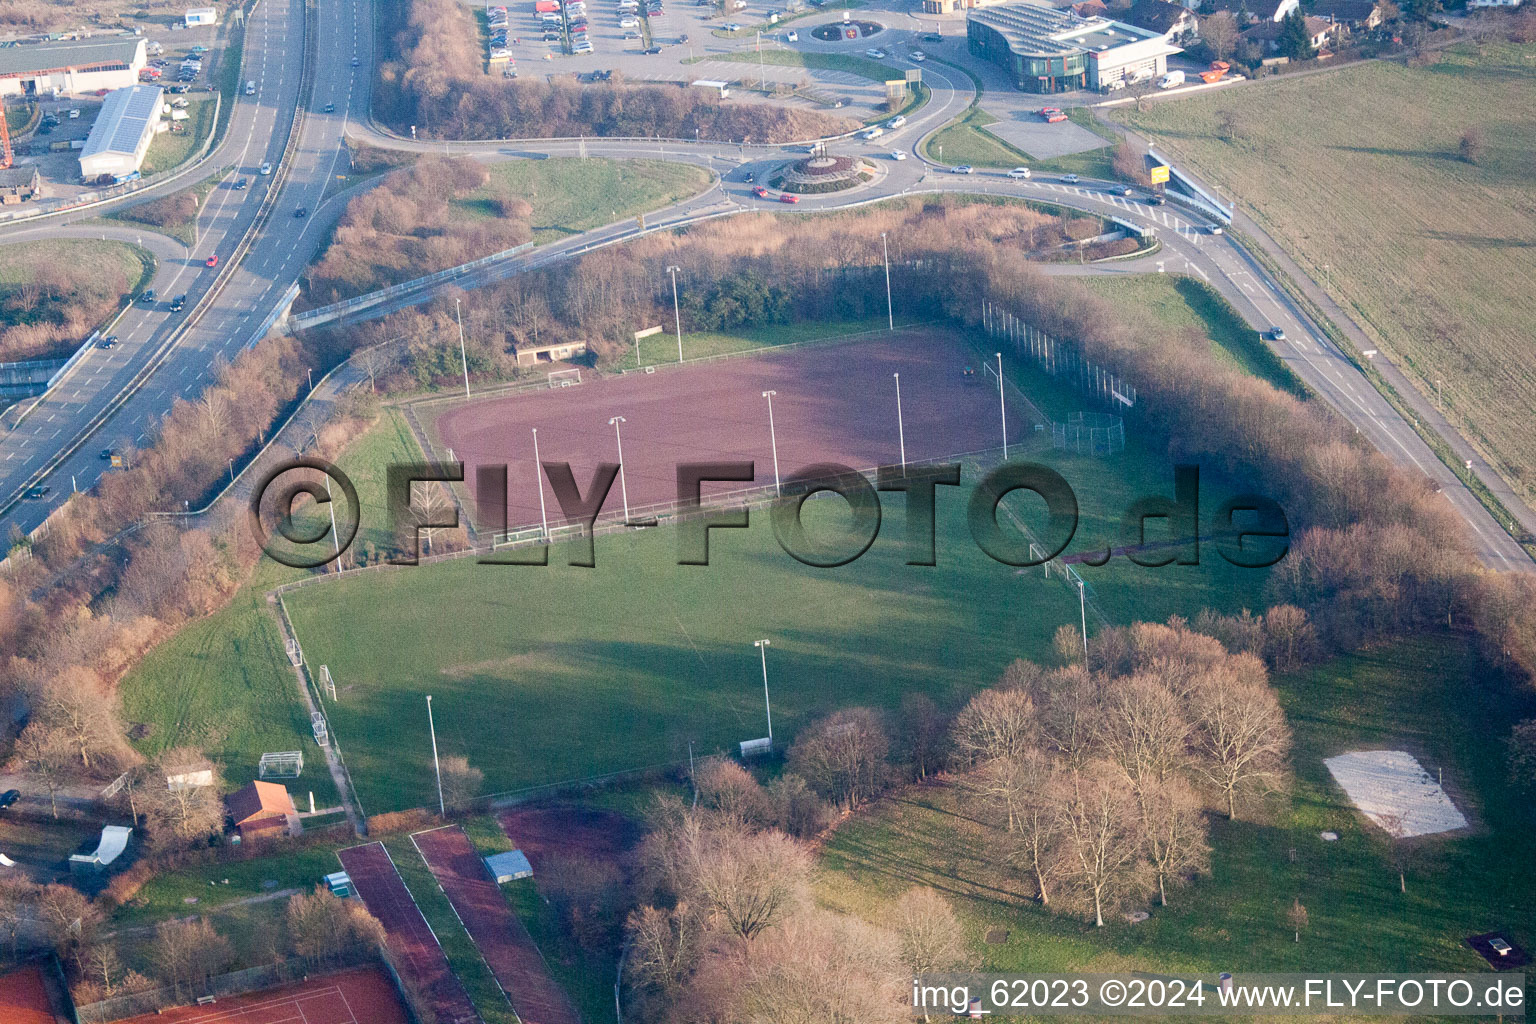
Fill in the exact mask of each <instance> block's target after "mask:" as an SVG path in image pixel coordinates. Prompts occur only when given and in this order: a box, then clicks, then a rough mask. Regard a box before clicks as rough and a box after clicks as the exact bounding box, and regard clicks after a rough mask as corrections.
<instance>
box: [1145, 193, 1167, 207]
mask: <svg viewBox="0 0 1536 1024" xmlns="http://www.w3.org/2000/svg"><path fill="white" fill-rule="evenodd" d="M1167 201H1168V200H1167V199H1164V198H1163V195H1162V193H1160V192H1154V193H1152V194H1151V195H1150V196H1148V197H1147V202H1149V203H1151V204H1152V205H1153V206H1162V205H1163V204H1164V203H1166V202H1167Z"/></svg>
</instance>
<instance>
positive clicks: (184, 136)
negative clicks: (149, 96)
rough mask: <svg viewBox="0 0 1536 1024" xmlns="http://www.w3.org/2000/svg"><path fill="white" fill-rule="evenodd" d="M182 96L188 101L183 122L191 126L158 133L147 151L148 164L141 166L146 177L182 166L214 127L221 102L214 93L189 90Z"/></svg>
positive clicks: (146, 162)
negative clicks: (199, 94)
mask: <svg viewBox="0 0 1536 1024" xmlns="http://www.w3.org/2000/svg"><path fill="white" fill-rule="evenodd" d="M179 98H180V99H184V100H186V101H187V119H186V120H185V121H182V122H180V123H181V124H183V125H186V126H187V130H186V131H184V132H161V133H160V134H159V135H156V136H155V138H154V141H152V142H151V143H150V144H149V150H148V152H146V153H145V154H144V166H143V167H141V168H140V170H141V171H142V173H143V174H144V176H145V177H146V178H147V177H149V176H150V175H151V174H160V173H162V172H164V171H169V170H172V169H174V168H176V167H180V166H181V165H182V164H184V163H186V162H187V161H188V160H190V159H192V157H193V156H195V155H196V154H197V151H198V150H199V149H200V148H202V145H203V143H204V142H206V141H207V140H208V136H209V134H211V133H212V131H213V123H214V116H213V115H214V108H215V107H217V106H219V104H218V103H216V102H215V101H214V98H213V97H212V96H194V95H192V94H191V93H188V94H187V95H185V96H182V97H179Z"/></svg>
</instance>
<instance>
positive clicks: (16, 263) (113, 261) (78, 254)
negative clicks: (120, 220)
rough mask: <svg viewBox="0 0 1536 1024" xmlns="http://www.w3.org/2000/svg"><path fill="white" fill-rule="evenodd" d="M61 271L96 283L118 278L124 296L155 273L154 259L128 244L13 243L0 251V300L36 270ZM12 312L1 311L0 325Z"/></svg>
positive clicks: (57, 240) (80, 240)
mask: <svg viewBox="0 0 1536 1024" xmlns="http://www.w3.org/2000/svg"><path fill="white" fill-rule="evenodd" d="M45 266H46V267H53V268H58V269H60V270H63V271H64V273H65V274H66V276H68V277H70V278H75V279H79V280H81V281H90V282H92V283H97V282H100V281H104V280H105V281H110V280H114V279H116V278H121V279H122V280H123V282H124V283H125V284H126V286H127V290H126V291H125V293H124V294H128V293H130V292H134V291H137V290H138V288H139V286H140V285H141V284H144V283H145V282H146V281H147V280H148V279H149V277H151V276H153V274H154V271H155V257H154V256H153V255H152V254H150V253H149V252H148V251H147V250H145V249H141V248H139V247H138V246H136V245H133V244H131V243H129V242H114V241H104V240H101V239H95V238H51V239H44V240H40V241H35V242H13V243H9V244H7V245H6V246H4V247H3V248H0V296H3V295H4V294H5V293H6V292H7V291H8V290H10V289H11V288H14V287H15V286H16V285H19V284H26V283H29V282H31V281H33V280H35V279H36V277H37V271H38V268H39V267H45ZM11 315H12V311H11V310H9V309H0V325H5V324H7V323H9V322H10V319H9V318H10V316H11Z"/></svg>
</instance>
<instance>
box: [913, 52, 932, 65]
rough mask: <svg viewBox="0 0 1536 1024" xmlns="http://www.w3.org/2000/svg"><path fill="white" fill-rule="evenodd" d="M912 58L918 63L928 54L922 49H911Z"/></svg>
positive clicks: (926, 57) (925, 58)
mask: <svg viewBox="0 0 1536 1024" xmlns="http://www.w3.org/2000/svg"><path fill="white" fill-rule="evenodd" d="M912 59H913V60H915V61H917V62H918V63H919V64H921V63H922V62H923V61H925V60H927V59H928V55H927V54H926V53H924V52H923V51H922V50H913V51H912Z"/></svg>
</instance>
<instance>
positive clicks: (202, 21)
mask: <svg viewBox="0 0 1536 1024" xmlns="http://www.w3.org/2000/svg"><path fill="white" fill-rule="evenodd" d="M183 18H184V19H185V21H186V26H187V28H192V27H193V26H194V25H213V24H216V23H217V22H218V20H219V12H218V10H217V9H215V8H213V7H189V8H187V12H186V14H185V15H183Z"/></svg>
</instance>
